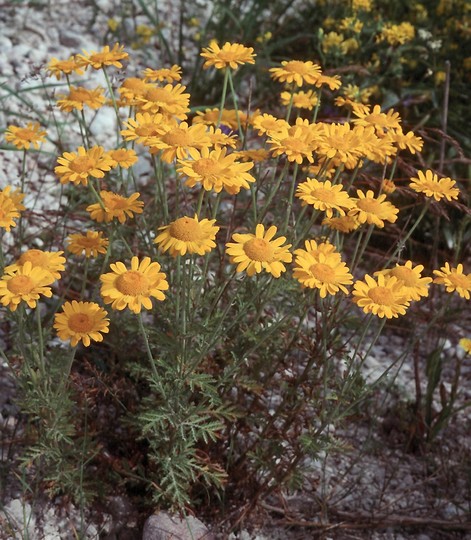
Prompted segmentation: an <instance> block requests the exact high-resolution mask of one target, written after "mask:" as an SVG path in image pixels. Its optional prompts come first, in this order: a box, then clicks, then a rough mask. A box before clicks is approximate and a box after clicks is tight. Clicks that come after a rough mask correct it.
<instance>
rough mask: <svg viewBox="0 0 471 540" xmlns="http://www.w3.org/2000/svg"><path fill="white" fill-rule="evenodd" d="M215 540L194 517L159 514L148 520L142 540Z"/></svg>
mask: <svg viewBox="0 0 471 540" xmlns="http://www.w3.org/2000/svg"><path fill="white" fill-rule="evenodd" d="M176 538H178V540H203V539H204V540H215V537H214V536H213V535H212V534H211V533H210V532H209V530H208V528H207V527H206V525H205V524H204V523H203V522H201V521H200V520H199V519H197V518H195V517H193V516H187V517H186V518H185V519H181V518H180V517H178V516H175V515H170V514H167V512H159V513H158V514H154V515H153V516H150V517H149V518H147V521H146V523H145V525H144V532H143V534H142V540H172V539H173V540H175V539H176Z"/></svg>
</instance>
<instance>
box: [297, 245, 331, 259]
mask: <svg viewBox="0 0 471 540" xmlns="http://www.w3.org/2000/svg"><path fill="white" fill-rule="evenodd" d="M334 252H335V246H334V245H333V244H331V243H330V242H316V241H315V240H305V241H304V249H301V248H299V249H296V250H295V251H294V254H295V255H296V256H302V255H304V254H305V253H309V254H310V255H313V256H314V257H317V256H318V255H319V254H320V253H322V254H324V255H330V254H331V253H334ZM338 256H339V257H340V254H338ZM339 260H340V259H339Z"/></svg>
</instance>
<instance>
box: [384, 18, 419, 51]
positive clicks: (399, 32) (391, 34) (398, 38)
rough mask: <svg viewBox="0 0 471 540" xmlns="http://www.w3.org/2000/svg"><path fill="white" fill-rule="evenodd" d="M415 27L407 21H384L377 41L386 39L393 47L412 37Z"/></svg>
mask: <svg viewBox="0 0 471 540" xmlns="http://www.w3.org/2000/svg"><path fill="white" fill-rule="evenodd" d="M414 36H415V28H414V26H413V25H412V24H411V23H409V22H403V23H401V24H391V23H386V24H385V25H384V27H383V29H382V30H381V34H380V35H379V36H378V38H377V40H378V41H387V42H388V43H389V44H390V45H392V46H393V47H395V46H398V45H404V43H407V42H408V41H411V40H412V39H414Z"/></svg>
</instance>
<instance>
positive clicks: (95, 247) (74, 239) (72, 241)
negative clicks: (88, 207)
mask: <svg viewBox="0 0 471 540" xmlns="http://www.w3.org/2000/svg"><path fill="white" fill-rule="evenodd" d="M108 244H109V242H108V239H107V238H104V237H103V233H102V232H101V231H99V232H97V231H87V233H86V234H71V235H70V236H69V238H68V246H67V249H68V250H69V251H70V252H71V253H73V254H74V255H82V254H83V253H85V257H87V258H88V257H98V255H99V254H100V253H101V254H103V253H106V251H107V248H108Z"/></svg>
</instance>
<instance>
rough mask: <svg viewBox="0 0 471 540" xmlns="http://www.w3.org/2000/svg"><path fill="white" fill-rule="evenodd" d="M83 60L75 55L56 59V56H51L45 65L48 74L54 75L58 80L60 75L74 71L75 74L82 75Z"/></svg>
mask: <svg viewBox="0 0 471 540" xmlns="http://www.w3.org/2000/svg"><path fill="white" fill-rule="evenodd" d="M83 67H84V62H83V60H81V59H80V58H78V57H77V56H69V58H68V60H58V59H57V58H51V60H50V61H49V64H48V65H47V72H48V74H50V75H54V76H55V77H56V79H57V80H58V81H59V80H60V79H61V78H62V75H71V74H72V73H76V74H77V75H83V74H84V73H85V72H84V70H83Z"/></svg>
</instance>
